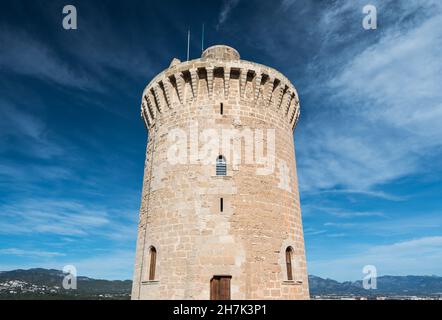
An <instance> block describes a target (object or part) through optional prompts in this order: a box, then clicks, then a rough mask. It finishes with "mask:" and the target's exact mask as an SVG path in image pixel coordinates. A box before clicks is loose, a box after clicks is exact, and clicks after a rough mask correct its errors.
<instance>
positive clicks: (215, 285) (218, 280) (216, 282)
mask: <svg viewBox="0 0 442 320" xmlns="http://www.w3.org/2000/svg"><path fill="white" fill-rule="evenodd" d="M231 279H232V276H213V278H212V279H211V280H210V300H230V280H231Z"/></svg>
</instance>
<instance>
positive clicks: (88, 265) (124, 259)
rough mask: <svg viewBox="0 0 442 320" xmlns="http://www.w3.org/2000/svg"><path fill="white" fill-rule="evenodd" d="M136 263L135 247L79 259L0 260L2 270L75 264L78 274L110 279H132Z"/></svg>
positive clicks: (59, 268)
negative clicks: (24, 261) (22, 262)
mask: <svg viewBox="0 0 442 320" xmlns="http://www.w3.org/2000/svg"><path fill="white" fill-rule="evenodd" d="M134 263H135V248H131V249H129V250H121V249H120V250H114V251H111V252H109V253H106V254H94V255H91V256H90V257H86V258H85V257H82V258H78V259H73V258H69V257H68V256H66V257H63V258H61V257H59V258H57V259H53V260H51V261H48V260H41V261H38V262H33V263H24V264H20V265H16V264H4V263H1V262H0V270H1V271H7V270H15V269H30V268H46V269H56V270H62V269H63V267H64V266H66V265H73V266H75V268H76V269H77V275H78V276H86V277H91V278H95V279H108V280H128V279H129V280H132V273H133V269H134Z"/></svg>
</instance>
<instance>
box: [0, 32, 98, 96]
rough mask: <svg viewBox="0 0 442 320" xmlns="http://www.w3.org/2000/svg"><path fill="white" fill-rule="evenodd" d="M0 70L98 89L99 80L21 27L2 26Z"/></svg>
mask: <svg viewBox="0 0 442 320" xmlns="http://www.w3.org/2000/svg"><path fill="white" fill-rule="evenodd" d="M0 47H1V48H2V54H1V55H0V70H9V71H13V72H15V73H18V74H23V75H28V76H33V77H36V78H39V79H43V80H48V81H52V82H55V83H57V84H62V85H65V86H69V87H76V88H80V89H90V88H94V89H98V88H99V84H98V83H96V82H94V81H92V80H91V79H89V78H88V76H87V75H86V74H82V73H81V72H79V68H75V69H74V68H72V67H70V66H69V65H68V64H67V63H66V62H65V61H63V60H62V59H60V58H59V57H58V56H57V55H56V53H55V52H54V51H53V50H52V49H51V48H50V47H49V46H47V45H46V44H44V43H42V42H39V41H38V40H36V39H35V38H32V37H31V36H30V35H29V34H27V33H25V32H21V31H12V30H7V29H5V28H2V29H0Z"/></svg>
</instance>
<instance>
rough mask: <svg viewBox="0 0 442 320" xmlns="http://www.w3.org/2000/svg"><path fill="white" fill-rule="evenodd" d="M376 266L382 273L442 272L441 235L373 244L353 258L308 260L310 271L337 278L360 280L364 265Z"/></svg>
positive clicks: (417, 273)
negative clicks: (385, 243) (386, 243)
mask: <svg viewBox="0 0 442 320" xmlns="http://www.w3.org/2000/svg"><path fill="white" fill-rule="evenodd" d="M365 265H374V266H375V267H376V268H377V273H378V276H380V275H440V274H441V273H442V268H441V266H442V236H434V237H422V238H418V239H410V240H406V241H401V242H396V243H393V244H388V245H378V246H372V247H371V248H369V249H368V250H366V249H361V252H359V253H357V252H356V253H354V254H352V255H351V257H344V258H336V259H333V258H332V259H327V260H313V261H309V273H310V274H314V275H318V276H325V277H330V278H332V279H335V280H339V281H345V280H361V279H362V278H363V274H362V268H363V267H364V266H365Z"/></svg>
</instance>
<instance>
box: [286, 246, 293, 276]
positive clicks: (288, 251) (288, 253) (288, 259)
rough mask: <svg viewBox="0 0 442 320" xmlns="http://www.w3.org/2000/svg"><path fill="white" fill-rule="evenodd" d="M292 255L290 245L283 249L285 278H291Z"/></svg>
mask: <svg viewBox="0 0 442 320" xmlns="http://www.w3.org/2000/svg"><path fill="white" fill-rule="evenodd" d="M292 256H293V249H292V247H288V248H287V249H286V250H285V260H286V264H287V280H290V281H291V280H293V270H292Z"/></svg>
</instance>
